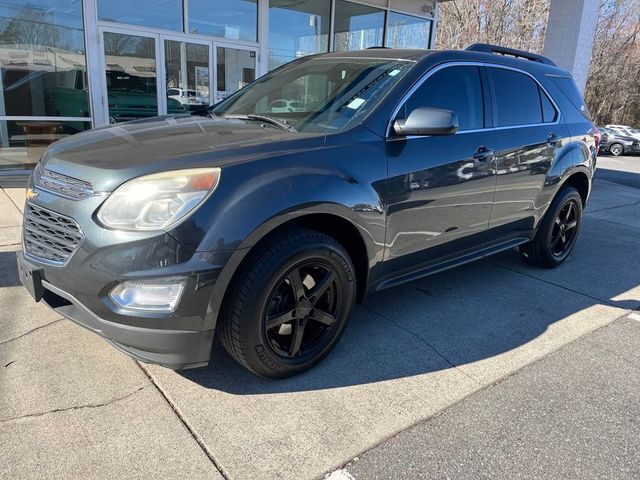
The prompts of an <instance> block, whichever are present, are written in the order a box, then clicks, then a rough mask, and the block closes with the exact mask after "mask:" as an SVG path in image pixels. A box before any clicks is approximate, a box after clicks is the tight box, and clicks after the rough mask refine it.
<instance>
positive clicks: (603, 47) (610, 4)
mask: <svg viewBox="0 0 640 480" xmlns="http://www.w3.org/2000/svg"><path fill="white" fill-rule="evenodd" d="M639 33H640V0H612V1H605V2H603V3H602V6H601V8H600V15H599V18H598V27H597V29H596V39H595V43H594V48H593V56H592V58H591V67H590V70H589V79H588V81H587V88H586V91H585V100H586V102H587V105H588V106H589V109H590V110H591V114H592V115H593V117H594V119H595V120H596V122H597V123H598V124H602V125H605V124H608V123H619V124H629V125H635V126H638V125H640V38H639V36H638V34H639Z"/></svg>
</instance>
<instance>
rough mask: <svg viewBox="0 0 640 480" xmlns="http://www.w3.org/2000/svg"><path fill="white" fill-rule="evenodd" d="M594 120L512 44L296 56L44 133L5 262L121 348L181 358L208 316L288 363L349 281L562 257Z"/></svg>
mask: <svg viewBox="0 0 640 480" xmlns="http://www.w3.org/2000/svg"><path fill="white" fill-rule="evenodd" d="M274 99H286V100H287V101H299V102H300V105H301V106H299V107H295V108H300V109H301V111H295V110H294V111H286V112H285V111H282V112H280V113H274V112H273V107H272V106H270V103H271V102H272V101H273V100H274ZM310 99H311V101H310ZM277 108H278V107H277ZM594 130H595V129H594V126H593V123H592V122H591V120H590V118H589V112H588V110H587V108H586V106H585V104H584V100H583V98H582V96H581V94H580V92H579V90H578V88H577V86H576V84H575V82H574V80H573V78H572V77H571V74H570V73H569V72H567V71H566V70H563V69H561V68H558V67H557V66H556V65H555V64H554V63H553V62H551V60H549V59H547V58H545V57H542V56H539V55H534V54H530V53H527V52H522V51H518V50H511V49H506V48H501V47H497V46H492V45H473V46H471V47H469V48H467V50H465V51H434V50H424V51H422V50H394V49H372V50H362V51H353V52H339V53H330V54H322V55H315V56H309V57H304V58H300V59H298V60H295V61H293V62H291V63H289V64H287V65H285V66H283V67H281V68H279V69H277V70H274V71H272V72H270V73H268V74H266V75H264V76H263V77H261V78H260V79H259V80H257V81H255V82H253V83H252V84H250V85H249V86H247V87H246V88H243V89H242V90H240V91H238V92H236V93H235V94H233V95H232V96H230V97H229V98H227V99H226V100H224V101H223V102H221V103H219V104H217V105H215V106H213V107H210V108H208V109H204V110H201V111H198V112H194V114H192V115H188V114H183V115H173V116H162V117H156V118H149V119H145V120H139V121H135V122H129V123H125V124H122V125H119V126H117V127H116V126H114V127H108V128H101V129H97V130H95V131H90V132H87V133H81V134H78V135H76V136H73V137H69V138H67V139H65V140H63V141H61V142H58V143H55V144H53V145H52V146H51V147H50V148H49V150H48V151H47V152H46V153H45V155H44V156H43V158H42V161H41V162H40V164H39V165H38V166H37V168H36V169H35V170H34V171H33V174H32V176H31V178H30V180H29V185H28V191H27V198H28V201H27V202H26V205H25V209H24V228H23V248H24V251H23V252H19V253H18V271H19V275H20V280H21V281H22V283H23V285H24V286H25V287H26V288H27V290H28V291H29V292H30V293H31V295H32V296H33V297H34V299H35V300H36V301H43V302H44V303H46V304H47V305H48V306H49V307H51V308H52V309H54V310H55V311H56V312H57V313H58V314H59V315H62V316H66V317H67V318H70V319H71V320H73V321H75V322H77V323H78V324H80V325H83V326H84V327H86V328H88V329H90V330H91V331H93V332H95V333H96V334H99V335H102V336H103V337H105V338H107V339H108V340H109V342H110V343H111V344H112V345H114V347H116V348H118V349H119V350H121V351H123V352H126V353H128V354H129V355H131V356H133V357H134V358H137V359H139V360H142V361H145V362H152V363H158V364H161V365H165V366H167V367H171V368H176V369H179V368H188V367H198V366H203V365H206V364H207V363H208V362H209V359H210V353H211V347H212V344H213V339H214V334H217V335H218V336H219V338H220V340H221V341H222V344H223V345H224V347H225V348H226V349H227V350H228V351H229V353H230V354H231V355H232V356H233V357H234V358H235V359H236V360H237V361H238V362H239V363H240V364H241V365H242V366H244V367H246V368H247V369H249V370H251V371H252V372H255V373H257V374H259V375H262V376H265V377H274V378H282V377H287V376H291V375H294V374H297V373H300V372H303V371H305V370H307V369H309V368H311V367H312V366H313V365H315V364H317V363H318V362H319V361H321V360H322V359H323V358H324V357H325V356H326V355H328V354H329V352H330V351H331V350H332V349H333V348H334V346H335V345H336V344H337V342H338V341H339V339H340V336H341V335H342V333H343V332H344V329H345V327H346V324H347V319H348V318H349V315H350V312H351V311H352V308H353V305H354V303H355V302H356V301H362V300H363V299H364V298H365V297H366V295H367V294H369V293H373V292H376V291H379V290H382V289H385V288H390V287H394V286H396V285H400V284H402V283H405V282H408V281H412V280H415V279H418V278H421V277H424V276H427V275H432V274H435V273H437V272H440V271H442V270H445V269H447V268H451V267H454V266H458V265H463V264H465V263H467V262H469V261H472V260H478V259H482V258H485V257H487V256H488V255H492V254H494V253H497V252H500V251H503V250H507V249H511V248H514V247H519V249H520V252H521V255H522V258H523V260H524V261H526V262H529V263H531V264H534V265H537V266H540V267H543V268H553V267H557V266H559V265H560V264H562V263H563V262H564V260H565V259H566V258H567V257H568V256H569V255H570V254H571V252H572V251H573V248H574V246H575V244H576V240H577V238H578V235H579V232H580V227H581V223H582V211H583V208H584V207H585V205H586V204H587V201H588V199H589V195H590V192H591V184H592V177H593V174H594V172H595V168H596V160H597V156H596V155H597V151H596V143H595V132H594ZM452 288H455V286H452ZM517 294H518V295H535V292H517ZM465 295H466V293H465V292H464V291H461V292H459V295H458V298H457V300H456V301H460V302H464V301H465ZM505 295H512V296H513V297H514V301H517V297H518V295H514V294H513V292H505ZM541 301H543V300H541ZM385 341H389V342H393V341H395V339H393V338H388V339H385ZM487 341H491V340H490V339H488V340H487ZM42 354H43V355H46V352H42ZM347 356H348V355H347Z"/></svg>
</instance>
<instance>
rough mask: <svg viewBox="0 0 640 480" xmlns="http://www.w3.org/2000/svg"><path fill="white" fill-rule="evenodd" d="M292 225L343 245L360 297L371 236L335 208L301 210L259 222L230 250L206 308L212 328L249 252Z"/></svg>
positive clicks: (365, 280) (359, 299)
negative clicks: (329, 209)
mask: <svg viewBox="0 0 640 480" xmlns="http://www.w3.org/2000/svg"><path fill="white" fill-rule="evenodd" d="M282 217H283V216H282V215H279V216H277V218H279V219H281V218H282ZM292 228H308V229H311V230H316V231H319V232H322V233H325V234H327V235H329V236H330V237H332V238H334V239H335V240H336V241H337V242H338V243H340V244H341V245H342V246H343V247H344V248H345V250H346V251H347V253H348V254H349V256H350V257H351V260H352V262H353V264H354V268H355V270H356V271H355V274H356V279H357V282H356V285H357V291H356V295H357V297H356V301H357V302H359V303H361V302H362V301H363V299H364V296H365V294H366V291H367V284H368V281H369V277H370V270H371V264H372V258H373V257H372V255H374V256H375V253H372V248H373V246H372V241H373V239H372V238H369V241H367V240H365V238H367V237H368V236H369V235H368V234H367V233H366V230H365V229H363V228H362V227H359V226H358V225H357V224H356V223H355V222H353V221H351V220H350V219H348V218H346V217H345V216H344V215H340V214H338V213H336V212H314V213H300V214H297V215H289V216H288V218H287V219H286V220H284V221H279V222H275V223H274V222H267V224H266V225H261V226H260V227H258V228H257V229H256V230H255V231H254V232H252V234H251V235H250V236H249V237H248V238H247V239H245V241H244V242H243V244H242V246H241V247H240V248H238V249H237V250H236V251H235V252H234V253H233V255H232V256H231V258H230V259H229V261H228V262H227V263H226V265H225V267H224V268H223V270H222V272H221V274H220V276H219V277H218V279H217V281H216V284H215V286H214V289H213V293H212V297H211V300H210V304H209V309H210V311H211V312H212V314H213V315H212V318H213V323H214V324H213V325H211V326H210V328H215V324H216V323H217V318H218V316H219V314H220V313H221V312H222V310H223V307H224V305H225V302H226V300H227V299H228V297H229V295H230V293H231V291H232V289H233V285H234V283H235V281H236V279H237V277H238V275H239V274H241V272H242V271H243V269H244V267H245V266H246V265H247V263H248V262H249V261H250V259H251V255H252V254H253V253H254V252H255V251H257V250H258V249H259V248H260V247H261V246H262V245H264V243H265V242H268V241H269V240H270V239H271V238H273V237H274V236H275V235H278V234H280V233H281V232H283V231H286V230H287V229H292Z"/></svg>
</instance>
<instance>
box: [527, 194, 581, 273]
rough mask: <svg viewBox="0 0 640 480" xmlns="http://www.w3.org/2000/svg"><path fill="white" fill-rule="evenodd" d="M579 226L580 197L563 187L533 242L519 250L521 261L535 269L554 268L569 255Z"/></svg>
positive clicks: (578, 231) (541, 223)
mask: <svg viewBox="0 0 640 480" xmlns="http://www.w3.org/2000/svg"><path fill="white" fill-rule="evenodd" d="M562 225H564V226H562ZM581 225H582V197H580V194H579V193H578V191H577V190H576V189H575V188H574V187H572V186H570V185H565V186H563V187H562V188H561V189H560V191H559V192H558V194H557V195H556V197H555V198H554V199H553V201H552V202H551V205H550V206H549V210H547V213H546V215H545V216H544V218H543V219H542V221H541V222H540V225H539V226H538V231H537V233H536V236H535V237H534V239H533V240H532V241H531V242H529V243H527V244H525V245H522V246H521V247H520V254H521V255H522V258H523V259H524V260H525V261H527V262H528V263H531V264H533V265H537V266H539V267H543V268H555V267H557V266H558V265H560V264H562V262H564V261H565V260H566V259H567V257H568V256H569V255H570V254H571V252H572V250H573V247H574V246H575V244H576V240H577V238H578V234H579V233H580V226H581Z"/></svg>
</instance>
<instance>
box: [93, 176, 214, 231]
mask: <svg viewBox="0 0 640 480" xmlns="http://www.w3.org/2000/svg"><path fill="white" fill-rule="evenodd" d="M219 181H220V169H219V168H194V169H190V170H174V171H171V172H163V173H155V174H153V175H146V176H144V177H138V178H134V179H133V180H129V181H128V182H126V183H124V184H123V185H121V186H120V187H118V188H117V189H116V191H115V192H113V193H112V194H111V196H109V198H108V199H107V201H106V202H104V204H103V205H102V207H100V210H99V211H98V220H99V221H100V222H101V223H102V224H103V225H104V226H106V227H110V228H115V229H118V230H162V229H165V228H167V227H169V226H171V225H174V224H176V223H177V222H179V221H180V220H183V219H184V218H186V217H187V216H188V215H189V214H190V213H192V212H193V211H194V210H195V209H196V208H198V207H199V206H200V205H201V204H202V202H204V201H205V200H206V198H207V197H208V196H209V195H210V194H211V193H212V192H213V191H214V190H215V189H216V187H217V186H218V183H219Z"/></svg>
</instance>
